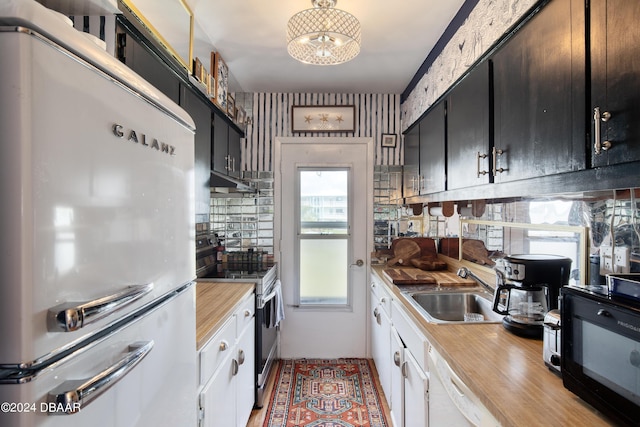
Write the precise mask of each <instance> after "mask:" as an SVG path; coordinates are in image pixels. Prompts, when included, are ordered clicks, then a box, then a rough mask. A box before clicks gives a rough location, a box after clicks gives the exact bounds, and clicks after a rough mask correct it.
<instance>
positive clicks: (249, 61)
mask: <svg viewBox="0 0 640 427" xmlns="http://www.w3.org/2000/svg"><path fill="white" fill-rule="evenodd" d="M187 2H188V3H189V5H190V6H191V8H192V10H193V13H194V15H195V20H196V30H195V40H194V56H199V57H200V58H208V57H209V51H210V49H211V46H212V45H213V46H214V48H215V50H217V51H218V52H220V54H221V56H222V58H223V59H224V60H225V62H226V63H227V65H228V67H229V72H230V74H231V82H230V90H231V91H233V92H236V91H242V92H276V93H277V92H282V93H298V92H307V93H309V92H310V93H313V92H318V93H395V94H400V93H402V92H403V91H404V90H405V88H406V87H407V85H408V84H409V82H410V81H411V79H412V78H413V76H414V75H415V74H416V72H417V71H418V69H419V68H420V65H421V64H422V63H423V62H424V60H425V58H426V57H427V55H428V54H429V52H430V51H431V49H432V48H433V47H434V45H435V44H436V42H437V41H438V39H439V38H440V36H441V35H442V33H443V32H444V30H445V29H446V28H447V26H448V25H449V23H450V22H451V20H452V18H453V17H454V16H455V14H456V13H457V12H458V10H459V9H460V6H461V5H462V4H463V3H464V0H445V1H443V0H402V1H399V2H391V1H382V0H339V1H338V2H337V5H336V7H337V8H338V9H343V10H345V11H347V12H349V13H351V14H353V15H354V16H355V17H356V18H358V20H359V21H360V24H361V26H362V47H361V50H360V54H359V55H358V56H357V57H356V58H355V59H353V60H352V61H350V62H347V63H345V64H341V65H332V66H317V65H308V64H302V63H300V62H298V61H296V60H295V59H293V58H291V57H290V56H289V55H288V53H287V46H286V26H287V21H288V20H289V18H290V17H291V16H292V15H294V14H295V13H297V12H299V11H301V10H303V9H309V8H311V7H312V4H311V0H276V1H264V0H187ZM203 62H204V61H203ZM205 63H208V61H207V62H205ZM234 86H235V87H234Z"/></svg>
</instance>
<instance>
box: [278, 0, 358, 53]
mask: <svg viewBox="0 0 640 427" xmlns="http://www.w3.org/2000/svg"><path fill="white" fill-rule="evenodd" d="M336 2H337V0H312V1H311V3H312V4H313V6H314V7H313V9H306V10H303V11H301V12H298V13H296V14H295V15H293V16H292V17H291V19H289V23H288V24H287V51H288V52H289V55H291V56H292V57H294V58H295V59H297V60H298V61H300V62H304V63H305V64H314V65H336V64H342V63H344V62H347V61H350V60H352V59H353V58H355V57H356V56H357V55H358V53H360V42H361V39H360V22H359V21H358V19H357V18H356V17H355V16H353V15H351V14H350V13H348V12H345V11H343V10H340V9H334V6H335V4H336Z"/></svg>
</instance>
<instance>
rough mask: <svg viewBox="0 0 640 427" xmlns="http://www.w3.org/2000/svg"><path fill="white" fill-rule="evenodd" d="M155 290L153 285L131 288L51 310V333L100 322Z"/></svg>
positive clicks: (49, 320)
mask: <svg viewBox="0 0 640 427" xmlns="http://www.w3.org/2000/svg"><path fill="white" fill-rule="evenodd" d="M152 290H153V283H147V284H146V285H135V286H129V287H127V289H125V290H123V291H120V292H118V293H115V294H113V295H107V296H105V297H102V298H98V299H96V300H93V301H87V302H67V303H64V304H60V305H58V306H55V307H53V308H50V309H49V314H48V316H47V329H48V330H49V332H73V331H77V330H78V329H80V328H82V327H84V326H86V325H88V324H90V323H93V322H95V321H97V320H100V319H102V318H104V317H106V316H108V315H110V314H111V313H113V312H114V311H117V310H119V309H121V308H123V307H125V306H127V305H128V304H131V303H132V302H134V301H135V300H137V299H139V298H141V297H143V296H145V295H146V294H148V293H149V292H151V291H152Z"/></svg>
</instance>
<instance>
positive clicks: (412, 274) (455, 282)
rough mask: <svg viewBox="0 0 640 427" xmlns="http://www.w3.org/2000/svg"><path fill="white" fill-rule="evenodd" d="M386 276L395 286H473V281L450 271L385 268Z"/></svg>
mask: <svg viewBox="0 0 640 427" xmlns="http://www.w3.org/2000/svg"><path fill="white" fill-rule="evenodd" d="M383 273H384V275H385V276H386V277H387V279H389V280H390V281H391V282H392V283H393V284H395V285H429V284H432V285H434V284H438V285H440V286H473V285H475V284H476V282H475V281H473V280H472V279H463V278H462V277H460V276H458V275H457V274H455V273H451V272H449V271H423V270H420V269H419V268H413V267H398V268H385V269H384V270H383Z"/></svg>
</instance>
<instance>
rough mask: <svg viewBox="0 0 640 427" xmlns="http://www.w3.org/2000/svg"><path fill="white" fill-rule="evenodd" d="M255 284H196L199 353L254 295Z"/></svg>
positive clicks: (197, 347) (197, 343)
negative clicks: (236, 310) (248, 298)
mask: <svg viewBox="0 0 640 427" xmlns="http://www.w3.org/2000/svg"><path fill="white" fill-rule="evenodd" d="M254 288H255V283H236V282H234V283H224V282H207V281H198V282H196V349H197V350H198V351H199V350H200V348H202V346H203V345H205V344H206V343H207V341H209V339H210V338H211V337H212V336H213V334H214V333H215V332H216V331H217V330H218V329H219V328H220V326H222V324H223V323H224V322H225V321H226V320H227V319H228V318H229V316H231V315H232V314H233V312H234V311H235V309H236V308H237V307H238V306H239V305H240V303H241V302H242V301H243V300H244V299H245V298H246V297H247V296H248V295H250V294H252V293H253V291H254Z"/></svg>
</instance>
